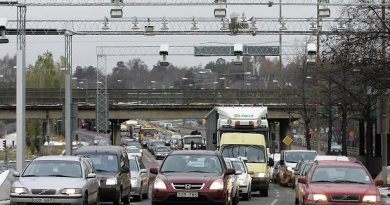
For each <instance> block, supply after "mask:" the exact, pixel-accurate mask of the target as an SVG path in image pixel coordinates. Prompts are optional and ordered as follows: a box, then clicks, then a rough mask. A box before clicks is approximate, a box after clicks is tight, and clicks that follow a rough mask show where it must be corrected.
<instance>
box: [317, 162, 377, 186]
mask: <svg viewBox="0 0 390 205" xmlns="http://www.w3.org/2000/svg"><path fill="white" fill-rule="evenodd" d="M311 182H331V183H357V184H370V183H372V182H371V179H370V177H369V175H368V174H367V172H366V170H364V169H363V168H360V167H347V166H322V167H321V166H320V167H317V168H316V169H315V170H314V173H313V175H312V177H311Z"/></svg>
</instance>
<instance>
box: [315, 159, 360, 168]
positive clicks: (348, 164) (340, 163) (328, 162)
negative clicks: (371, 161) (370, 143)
mask: <svg viewBox="0 0 390 205" xmlns="http://www.w3.org/2000/svg"><path fill="white" fill-rule="evenodd" d="M316 163H317V166H344V167H363V165H361V164H360V163H358V162H350V161H333V160H326V161H317V162H316Z"/></svg>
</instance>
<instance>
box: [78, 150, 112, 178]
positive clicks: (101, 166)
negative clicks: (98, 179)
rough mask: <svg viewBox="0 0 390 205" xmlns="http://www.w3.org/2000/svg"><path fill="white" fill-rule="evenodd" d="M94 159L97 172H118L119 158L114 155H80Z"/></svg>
mask: <svg viewBox="0 0 390 205" xmlns="http://www.w3.org/2000/svg"><path fill="white" fill-rule="evenodd" d="M79 155H82V156H88V157H89V158H91V159H92V162H93V164H94V166H95V169H96V172H97V173H99V172H118V171H119V165H118V157H117V156H116V155H113V154H100V153H88V154H79Z"/></svg>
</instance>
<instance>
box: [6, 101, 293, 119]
mask: <svg viewBox="0 0 390 205" xmlns="http://www.w3.org/2000/svg"><path fill="white" fill-rule="evenodd" d="M78 109H79V110H78V111H77V118H79V119H95V116H96V111H95V108H94V107H79V108H78ZM211 109H212V107H211V106H192V107H188V106H178V105H169V106H167V105H161V106H158V105H155V106H152V107H151V106H148V107H146V106H131V107H130V106H127V107H116V108H112V109H110V110H109V119H116V120H128V119H145V120H152V119H153V120H159V119H203V118H204V117H205V116H206V115H207V113H208V112H210V110H211ZM26 118H27V119H61V118H63V111H62V109H60V108H59V107H58V106H55V107H54V106H53V107H51V106H45V107H42V106H40V107H36V106H33V107H29V106H27V107H26ZM268 118H269V119H270V120H271V121H272V120H275V121H277V120H285V119H291V120H294V119H297V118H299V116H297V115H291V113H288V112H287V111H284V110H280V109H269V111H268ZM0 119H3V120H8V119H11V120H12V119H16V111H15V109H12V108H11V109H10V108H7V109H5V108H0Z"/></svg>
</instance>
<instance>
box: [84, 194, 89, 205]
mask: <svg viewBox="0 0 390 205" xmlns="http://www.w3.org/2000/svg"><path fill="white" fill-rule="evenodd" d="M83 205H88V193H84V199H83Z"/></svg>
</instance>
